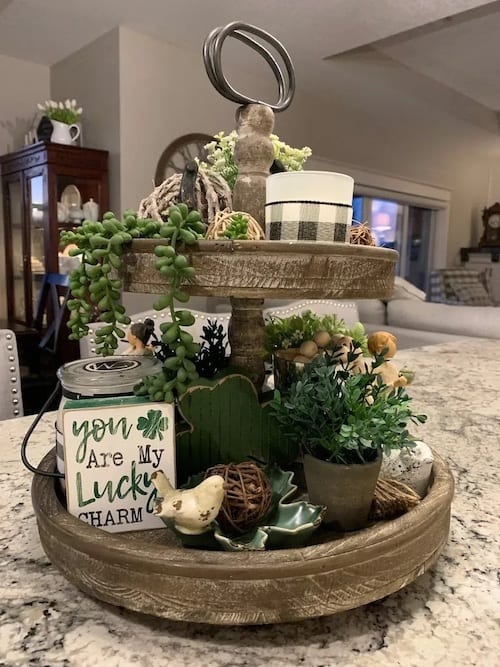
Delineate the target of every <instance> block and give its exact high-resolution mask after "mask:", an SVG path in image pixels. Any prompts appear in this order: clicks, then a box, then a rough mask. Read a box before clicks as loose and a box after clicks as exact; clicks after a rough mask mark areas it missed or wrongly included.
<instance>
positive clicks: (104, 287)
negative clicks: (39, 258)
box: [61, 204, 205, 403]
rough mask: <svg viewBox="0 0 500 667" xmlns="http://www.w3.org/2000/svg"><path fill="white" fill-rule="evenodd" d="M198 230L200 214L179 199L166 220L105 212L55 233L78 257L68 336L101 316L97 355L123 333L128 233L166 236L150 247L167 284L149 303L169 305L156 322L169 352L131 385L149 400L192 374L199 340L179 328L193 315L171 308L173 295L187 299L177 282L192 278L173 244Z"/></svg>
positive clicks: (167, 395) (181, 387) (168, 393)
mask: <svg viewBox="0 0 500 667" xmlns="http://www.w3.org/2000/svg"><path fill="white" fill-rule="evenodd" d="M204 230H205V227H204V225H203V223H202V222H201V218H200V214H199V213H198V212H197V211H191V212H189V210H188V208H187V206H185V205H184V204H179V205H178V206H172V207H171V208H170V209H169V214H168V219H167V221H166V222H161V221H156V220H147V219H141V218H137V216H136V214H135V213H134V212H132V211H126V212H125V213H124V216H123V220H122V221H120V220H118V219H117V218H116V217H115V215H114V214H113V213H111V212H108V213H105V214H104V216H103V220H102V222H90V221H85V222H84V223H83V224H82V225H81V226H80V227H79V228H77V229H76V230H75V231H66V232H63V233H62V234H61V245H63V246H67V245H69V244H74V245H76V248H75V249H73V250H71V251H70V254H71V255H72V256H76V255H81V260H82V261H81V264H80V266H79V267H78V268H77V269H75V270H74V271H72V273H71V275H70V289H71V294H72V298H71V299H70V300H69V301H68V308H69V310H70V313H71V314H70V319H69V323H68V326H69V327H70V329H71V332H72V333H71V335H70V338H72V339H80V338H83V336H86V335H87V334H88V333H89V323H91V322H96V321H99V322H101V323H102V326H101V327H100V328H99V329H97V331H96V333H95V336H96V352H97V354H102V355H111V354H113V353H114V352H115V350H116V349H117V348H118V339H120V338H124V337H125V335H126V334H125V330H124V327H126V326H127V325H128V324H130V317H128V315H127V314H126V313H125V308H124V307H123V306H122V305H121V303H120V299H121V291H122V283H121V280H120V279H119V277H118V275H119V270H120V269H121V267H122V256H123V253H124V252H125V251H126V249H127V247H128V246H129V245H130V243H131V241H132V240H133V239H134V238H156V239H159V240H160V239H163V240H165V241H167V242H168V245H158V246H157V247H156V248H155V254H156V257H157V263H156V266H157V268H158V270H159V271H160V273H161V274H162V275H163V276H165V277H166V278H167V281H168V282H169V289H168V290H167V292H166V294H164V295H162V296H161V297H160V298H159V299H158V301H157V302H156V303H155V308H156V309H157V310H162V309H164V308H169V310H170V315H171V322H169V323H165V324H162V334H163V335H162V340H163V341H164V342H165V343H167V344H168V346H169V349H170V351H171V353H172V357H169V358H167V359H165V361H164V362H163V371H162V373H161V374H159V375H156V376H151V377H148V378H146V379H145V380H144V382H143V383H141V384H140V385H138V387H137V388H136V390H137V393H138V394H141V395H145V394H147V395H149V397H150V398H151V399H152V400H157V401H158V400H165V401H167V402H170V403H171V402H172V401H173V400H174V398H175V395H176V394H180V393H182V392H183V391H185V389H186V387H187V385H188V384H189V383H190V382H191V381H192V380H193V379H195V378H196V377H197V374H196V369H195V366H194V363H193V362H192V361H191V360H192V358H193V357H194V356H195V355H196V353H197V351H198V347H199V346H198V345H197V344H195V343H194V342H193V337H192V336H191V334H189V333H188V332H186V331H184V330H183V329H182V327H186V326H190V325H192V324H193V323H194V317H193V315H192V313H190V312H189V311H188V310H175V307H174V301H175V300H177V301H181V302H183V303H185V302H187V301H188V300H189V295H188V294H187V292H185V291H184V290H182V289H181V283H182V282H186V281H189V280H192V278H193V277H194V274H195V272H194V268H193V267H191V266H189V261H188V259H187V257H186V256H185V255H181V254H178V252H177V245H178V244H179V245H182V244H185V245H190V244H192V243H194V242H195V241H196V240H198V239H199V238H202V236H203V232H204Z"/></svg>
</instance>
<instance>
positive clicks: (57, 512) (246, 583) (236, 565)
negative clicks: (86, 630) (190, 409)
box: [32, 23, 453, 625]
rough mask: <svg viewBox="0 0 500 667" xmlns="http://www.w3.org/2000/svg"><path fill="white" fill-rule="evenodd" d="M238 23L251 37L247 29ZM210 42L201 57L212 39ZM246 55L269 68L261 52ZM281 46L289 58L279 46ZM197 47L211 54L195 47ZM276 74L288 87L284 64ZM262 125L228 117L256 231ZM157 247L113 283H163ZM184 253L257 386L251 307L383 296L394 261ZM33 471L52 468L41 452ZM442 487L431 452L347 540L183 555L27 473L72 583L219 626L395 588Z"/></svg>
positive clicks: (387, 253) (249, 111)
mask: <svg viewBox="0 0 500 667" xmlns="http://www.w3.org/2000/svg"><path fill="white" fill-rule="evenodd" d="M242 25H243V24H240V23H238V24H231V25H230V26H227V27H226V28H225V29H224V30H222V33H221V34H222V37H224V38H225V36H226V35H227V33H228V31H231V30H233V31H236V32H237V33H238V36H239V38H242V39H243V40H244V41H246V42H247V43H251V44H254V42H253V41H252V40H248V38H243V37H242V35H241V34H240V32H241V31H240V28H241V27H242ZM247 29H248V30H249V31H250V32H251V33H252V34H255V32H256V30H257V29H256V28H255V27H252V26H250V27H248V26H247ZM220 30H221V29H217V30H216V31H214V33H212V34H211V35H215V33H218V31H220ZM257 32H259V31H258V30H257ZM260 32H262V31H260ZM264 34H265V35H267V33H264ZM209 37H210V36H209ZM222 37H221V39H222ZM267 37H270V36H269V35H267ZM217 40H218V41H217ZM217 40H216V41H217V44H216V45H215V46H216V48H215V51H217V48H219V47H220V46H221V44H222V42H221V41H220V40H219V38H217ZM274 42H276V40H274ZM217 45H218V46H217ZM258 50H259V51H260V52H261V54H262V55H264V56H265V57H266V60H268V62H269V58H268V57H267V56H269V53H268V52H267V50H265V49H262V48H260V49H258ZM281 53H282V55H283V53H284V54H285V60H287V59H288V60H289V58H288V55H287V54H286V51H284V50H283V49H281ZM266 54H267V55H266ZM205 55H206V56H207V55H208V56H211V55H216V54H212V50H211V48H208V50H207V53H206V54H205ZM288 60H287V62H288ZM273 62H274V61H273ZM215 65H217V59H215V60H214V66H215ZM271 65H272V67H273V71H274V72H275V74H276V73H281V70H280V69H279V67H276V66H275V65H276V63H274V65H273V64H272V63H271ZM215 69H217V67H215ZM287 71H288V74H289V83H290V88H291V89H293V87H294V86H293V85H292V84H293V68H292V67H291V63H290V66H289V67H287ZM209 75H210V79H211V81H212V83H214V85H215V84H216V83H217V81H218V75H217V72H216V71H213V72H212V69H210V72H209ZM219 78H220V77H219ZM226 89H227V87H225V90H226ZM280 92H281V97H282V98H283V100H282V103H281V104H278V106H277V107H275V108H278V109H280V108H281V109H284V108H286V106H288V104H289V102H290V101H291V97H292V95H291V94H290V95H287V94H286V93H285V92H284V88H283V86H282V85H280ZM292 92H293V91H292ZM231 99H232V98H231ZM237 101H238V102H239V98H238V100H237ZM273 124H274V120H273V115H272V111H271V110H270V108H269V107H267V106H265V105H262V104H250V105H248V106H247V107H242V108H241V109H240V110H239V112H238V136H239V139H238V142H239V143H238V145H237V147H236V148H237V150H235V158H236V153H238V160H237V164H238V168H239V174H238V179H237V181H236V185H235V189H234V198H233V205H234V209H235V210H240V211H246V212H249V213H251V214H252V215H253V216H254V217H255V218H256V219H257V220H258V221H259V223H260V224H261V225H262V226H264V202H265V187H266V185H265V183H266V178H267V176H268V174H269V168H270V164H271V162H272V159H273V157H272V156H273V148H272V145H271V141H270V137H269V135H270V132H272V129H273ZM157 243H158V241H157V240H152V241H134V242H133V243H132V249H131V252H130V253H129V254H128V255H127V256H126V258H125V271H124V274H123V276H122V277H123V282H124V290H125V291H133V292H148V293H162V292H163V291H164V290H165V283H163V282H162V280H161V278H160V276H159V273H158V272H157V271H156V269H155V267H154V254H153V252H152V249H153V247H154V246H155V245H157ZM186 253H187V254H188V255H189V259H190V262H191V264H192V266H194V268H195V269H196V279H195V282H194V283H192V284H190V285H188V286H186V289H188V290H189V292H190V293H191V294H193V295H201V296H203V295H204V296H218V297H229V298H230V301H231V307H232V321H231V327H230V332H229V339H230V344H231V362H232V365H234V366H238V367H242V368H243V369H244V370H245V371H246V372H247V373H248V374H249V375H250V377H251V379H252V380H253V382H254V383H255V385H256V386H257V387H258V388H259V387H260V386H261V383H262V379H263V371H264V368H263V361H262V350H263V347H264V346H263V339H264V322H263V319H262V307H263V305H264V300H265V299H266V298H267V299H271V298H273V299H294V298H307V299H314V298H318V299H324V298H337V299H341V298H351V299H352V298H356V299H362V298H384V297H389V296H390V295H391V292H392V287H393V281H394V271H395V265H396V261H397V253H396V252H394V251H392V250H386V249H382V248H371V247H362V246H352V245H349V244H321V243H316V242H291V243H288V242H280V241H255V242H254V241H243V242H239V241H238V242H237V241H200V242H199V243H197V244H195V245H194V246H189V248H187V249H186ZM41 467H42V468H43V469H45V470H54V468H55V453H54V452H51V453H50V454H48V455H47V456H46V457H45V459H44V460H43V461H42V463H41ZM452 495H453V479H452V477H451V474H450V472H449V470H448V468H447V466H446V464H445V463H444V462H443V461H442V460H441V459H440V458H439V457H438V456H436V460H435V464H434V469H433V481H432V484H431V487H430V491H429V493H428V495H427V496H426V497H425V498H424V500H423V501H422V502H421V503H420V504H419V505H418V506H417V507H415V508H414V509H412V510H411V511H410V512H408V513H407V514H405V515H404V516H402V517H400V518H398V519H396V520H392V521H387V522H379V523H377V524H375V525H373V526H372V527H369V528H367V529H365V530H362V531H359V532H357V533H351V534H348V535H339V534H335V533H333V532H331V531H327V530H326V529H325V530H322V529H321V528H320V529H319V530H318V531H317V532H316V533H315V534H314V543H313V544H312V545H311V546H307V547H302V548H296V549H283V550H276V551H246V552H238V553H226V552H216V551H208V550H199V549H186V548H184V547H182V546H181V545H180V543H179V542H178V541H177V538H176V537H175V536H174V535H173V533H171V532H170V531H169V530H168V529H164V530H161V529H160V530H155V531H141V532H136V533H121V534H110V533H107V532H105V531H103V530H100V529H98V528H93V527H91V526H89V525H87V524H86V523H84V522H82V521H79V520H78V519H77V518H75V517H73V516H71V515H70V514H68V513H67V512H66V510H65V507H64V504H63V502H61V500H60V498H59V497H58V494H57V493H56V487H55V484H54V480H52V479H50V478H45V477H40V476H36V477H35V479H34V481H33V487H32V497H33V506H34V508H35V512H36V517H37V522H38V528H39V532H40V539H41V542H42V545H43V547H44V549H45V552H46V553H47V555H48V557H49V558H50V559H51V561H52V562H53V564H54V565H55V566H56V567H57V568H59V570H60V571H61V572H62V573H63V574H64V576H66V577H67V578H68V579H69V580H70V581H72V582H73V583H75V584H76V585H77V586H78V587H79V588H81V590H83V591H85V592H86V593H88V594H89V595H91V596H94V597H96V598H98V599H100V600H104V601H106V602H109V603H111V604H115V605H119V606H123V607H127V608H129V609H133V610H136V611H140V612H143V613H147V614H154V615H157V616H162V617H166V618H170V619H176V620H184V621H196V622H205V623H217V624H233V625H234V624H256V623H275V622H283V621H294V620H300V619H305V618H310V617H313V616H322V615H326V614H333V613H335V612H338V611H343V610H347V609H351V608H353V607H357V606H360V605H363V604H366V603H368V602H370V601H372V600H377V599H379V598H381V597H384V596H386V595H388V594H390V593H392V592H394V591H397V590H399V589H400V588H402V587H403V586H406V585H407V584H408V583H410V582H411V581H413V580H414V579H415V578H416V577H418V576H419V575H421V574H422V573H423V572H425V570H426V569H427V568H429V567H430V566H431V565H432V564H433V563H434V562H435V560H436V559H437V557H438V555H439V553H440V551H441V550H442V548H443V545H444V544H445V542H446V539H447V536H448V531H449V523H450V504H451V499H452Z"/></svg>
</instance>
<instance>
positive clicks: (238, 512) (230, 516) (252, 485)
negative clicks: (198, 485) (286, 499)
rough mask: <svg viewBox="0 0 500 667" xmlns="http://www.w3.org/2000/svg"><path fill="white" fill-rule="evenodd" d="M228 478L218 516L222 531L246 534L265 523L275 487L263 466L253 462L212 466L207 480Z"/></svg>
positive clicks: (225, 479)
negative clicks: (211, 476)
mask: <svg viewBox="0 0 500 667" xmlns="http://www.w3.org/2000/svg"><path fill="white" fill-rule="evenodd" d="M210 475H220V476H221V477H223V478H224V481H225V489H226V493H225V495H224V500H223V501H222V506H221V509H220V512H219V514H218V516H217V521H218V522H219V524H220V526H221V528H222V529H223V530H224V531H225V532H228V533H239V534H242V533H246V532H247V531H248V530H250V529H251V528H254V527H255V526H256V525H257V524H258V523H259V521H261V520H262V519H263V518H264V517H265V515H266V514H267V512H268V510H269V506H270V505H271V499H272V491H271V484H270V482H269V480H268V478H267V477H266V475H265V474H264V472H263V471H262V469H261V468H259V466H257V465H255V463H251V462H250V461H243V463H228V464H227V465H224V464H220V465H216V466H212V467H211V468H209V469H208V470H207V472H206V473H205V477H209V476H210Z"/></svg>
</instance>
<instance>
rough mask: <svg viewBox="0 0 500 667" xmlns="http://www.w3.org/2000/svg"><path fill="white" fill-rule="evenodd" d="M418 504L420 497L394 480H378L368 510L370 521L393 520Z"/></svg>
mask: <svg viewBox="0 0 500 667" xmlns="http://www.w3.org/2000/svg"><path fill="white" fill-rule="evenodd" d="M419 502H420V496H419V495H418V493H415V491H414V490H413V489H411V488H410V487H409V486H407V485H406V484H403V482H398V480H396V479H379V480H377V485H376V486H375V494H374V496H373V502H372V506H371V510H370V518H371V519H393V518H395V517H397V516H400V515H401V514H405V513H406V512H408V510H411V508H412V507H415V506H416V505H418V503H419Z"/></svg>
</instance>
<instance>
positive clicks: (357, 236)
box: [350, 222, 377, 245]
mask: <svg viewBox="0 0 500 667" xmlns="http://www.w3.org/2000/svg"><path fill="white" fill-rule="evenodd" d="M350 242H351V243H352V244H353V245H377V244H376V242H375V237H374V236H373V234H372V232H371V230H370V228H369V227H368V225H367V224H366V222H364V223H363V224H362V225H353V226H352V227H351V238H350Z"/></svg>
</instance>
